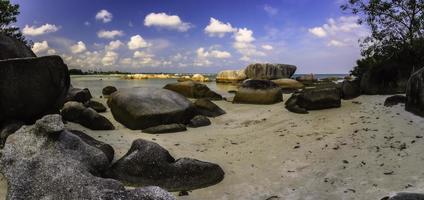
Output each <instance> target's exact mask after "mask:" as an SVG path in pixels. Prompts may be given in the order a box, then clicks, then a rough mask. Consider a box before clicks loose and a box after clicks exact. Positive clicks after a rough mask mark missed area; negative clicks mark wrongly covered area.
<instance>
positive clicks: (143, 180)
mask: <svg viewBox="0 0 424 200" xmlns="http://www.w3.org/2000/svg"><path fill="white" fill-rule="evenodd" d="M106 176H107V177H110V178H114V179H117V180H121V181H123V182H126V183H128V184H130V185H132V186H144V185H156V186H159V187H162V188H164V189H166V190H169V191H188V190H193V189H198V188H203V187H207V186H210V185H214V184H217V183H219V182H220V181H221V180H222V179H223V178H224V171H223V170H222V169H221V167H220V166H219V165H217V164H213V163H209V162H203V161H199V160H195V159H191V158H180V159H178V160H175V159H174V158H173V157H172V156H171V155H170V154H169V152H168V151H167V150H166V149H164V148H163V147H161V146H159V145H158V144H156V143H153V142H149V141H146V140H142V139H138V140H135V141H134V142H133V144H132V145H131V148H130V150H129V151H128V152H127V154H125V155H124V156H123V157H122V158H121V159H119V160H118V161H117V162H116V163H115V164H113V165H112V167H111V168H110V169H109V170H108V171H107V172H106Z"/></svg>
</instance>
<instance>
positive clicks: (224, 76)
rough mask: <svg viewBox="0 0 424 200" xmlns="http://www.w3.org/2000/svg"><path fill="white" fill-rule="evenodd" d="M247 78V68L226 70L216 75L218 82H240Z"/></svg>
mask: <svg viewBox="0 0 424 200" xmlns="http://www.w3.org/2000/svg"><path fill="white" fill-rule="evenodd" d="M246 79H247V76H246V73H245V70H224V71H220V72H219V73H218V74H217V76H216V82H217V83H238V82H242V81H244V80H246Z"/></svg>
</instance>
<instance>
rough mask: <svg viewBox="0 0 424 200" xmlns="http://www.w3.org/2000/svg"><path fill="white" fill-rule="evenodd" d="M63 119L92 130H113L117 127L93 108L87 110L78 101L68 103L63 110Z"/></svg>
mask: <svg viewBox="0 0 424 200" xmlns="http://www.w3.org/2000/svg"><path fill="white" fill-rule="evenodd" d="M61 114H62V117H63V119H64V120H66V121H71V122H75V123H78V124H81V125H83V126H85V127H87V128H89V129H92V130H113V129H115V127H114V126H113V125H112V123H111V122H110V121H109V120H108V119H107V118H106V117H103V116H102V115H100V114H98V113H97V112H96V111H95V110H93V109H92V108H86V107H85V106H84V105H83V104H82V103H80V102H76V101H69V102H66V103H65V105H64V106H63V109H62V112H61Z"/></svg>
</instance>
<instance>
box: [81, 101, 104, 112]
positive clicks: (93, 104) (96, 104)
mask: <svg viewBox="0 0 424 200" xmlns="http://www.w3.org/2000/svg"><path fill="white" fill-rule="evenodd" d="M84 106H85V107H87V108H92V109H93V110H95V111H96V112H98V113H102V112H106V110H107V108H106V106H104V105H103V104H102V103H100V102H97V101H93V100H90V101H87V102H85V103H84Z"/></svg>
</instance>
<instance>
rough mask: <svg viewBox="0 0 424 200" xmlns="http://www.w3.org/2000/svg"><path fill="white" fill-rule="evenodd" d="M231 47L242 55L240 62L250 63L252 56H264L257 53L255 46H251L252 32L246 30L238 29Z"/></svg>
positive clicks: (261, 53)
mask: <svg viewBox="0 0 424 200" xmlns="http://www.w3.org/2000/svg"><path fill="white" fill-rule="evenodd" d="M234 40H235V41H234V43H233V47H234V48H235V49H237V51H238V52H239V53H240V54H241V55H242V57H241V59H240V60H242V61H250V60H251V57H253V56H264V55H265V54H264V53H263V52H261V51H258V50H257V48H256V46H255V45H254V44H253V41H255V38H254V37H253V31H252V30H249V29H247V28H239V29H238V30H237V32H235V33H234Z"/></svg>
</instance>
